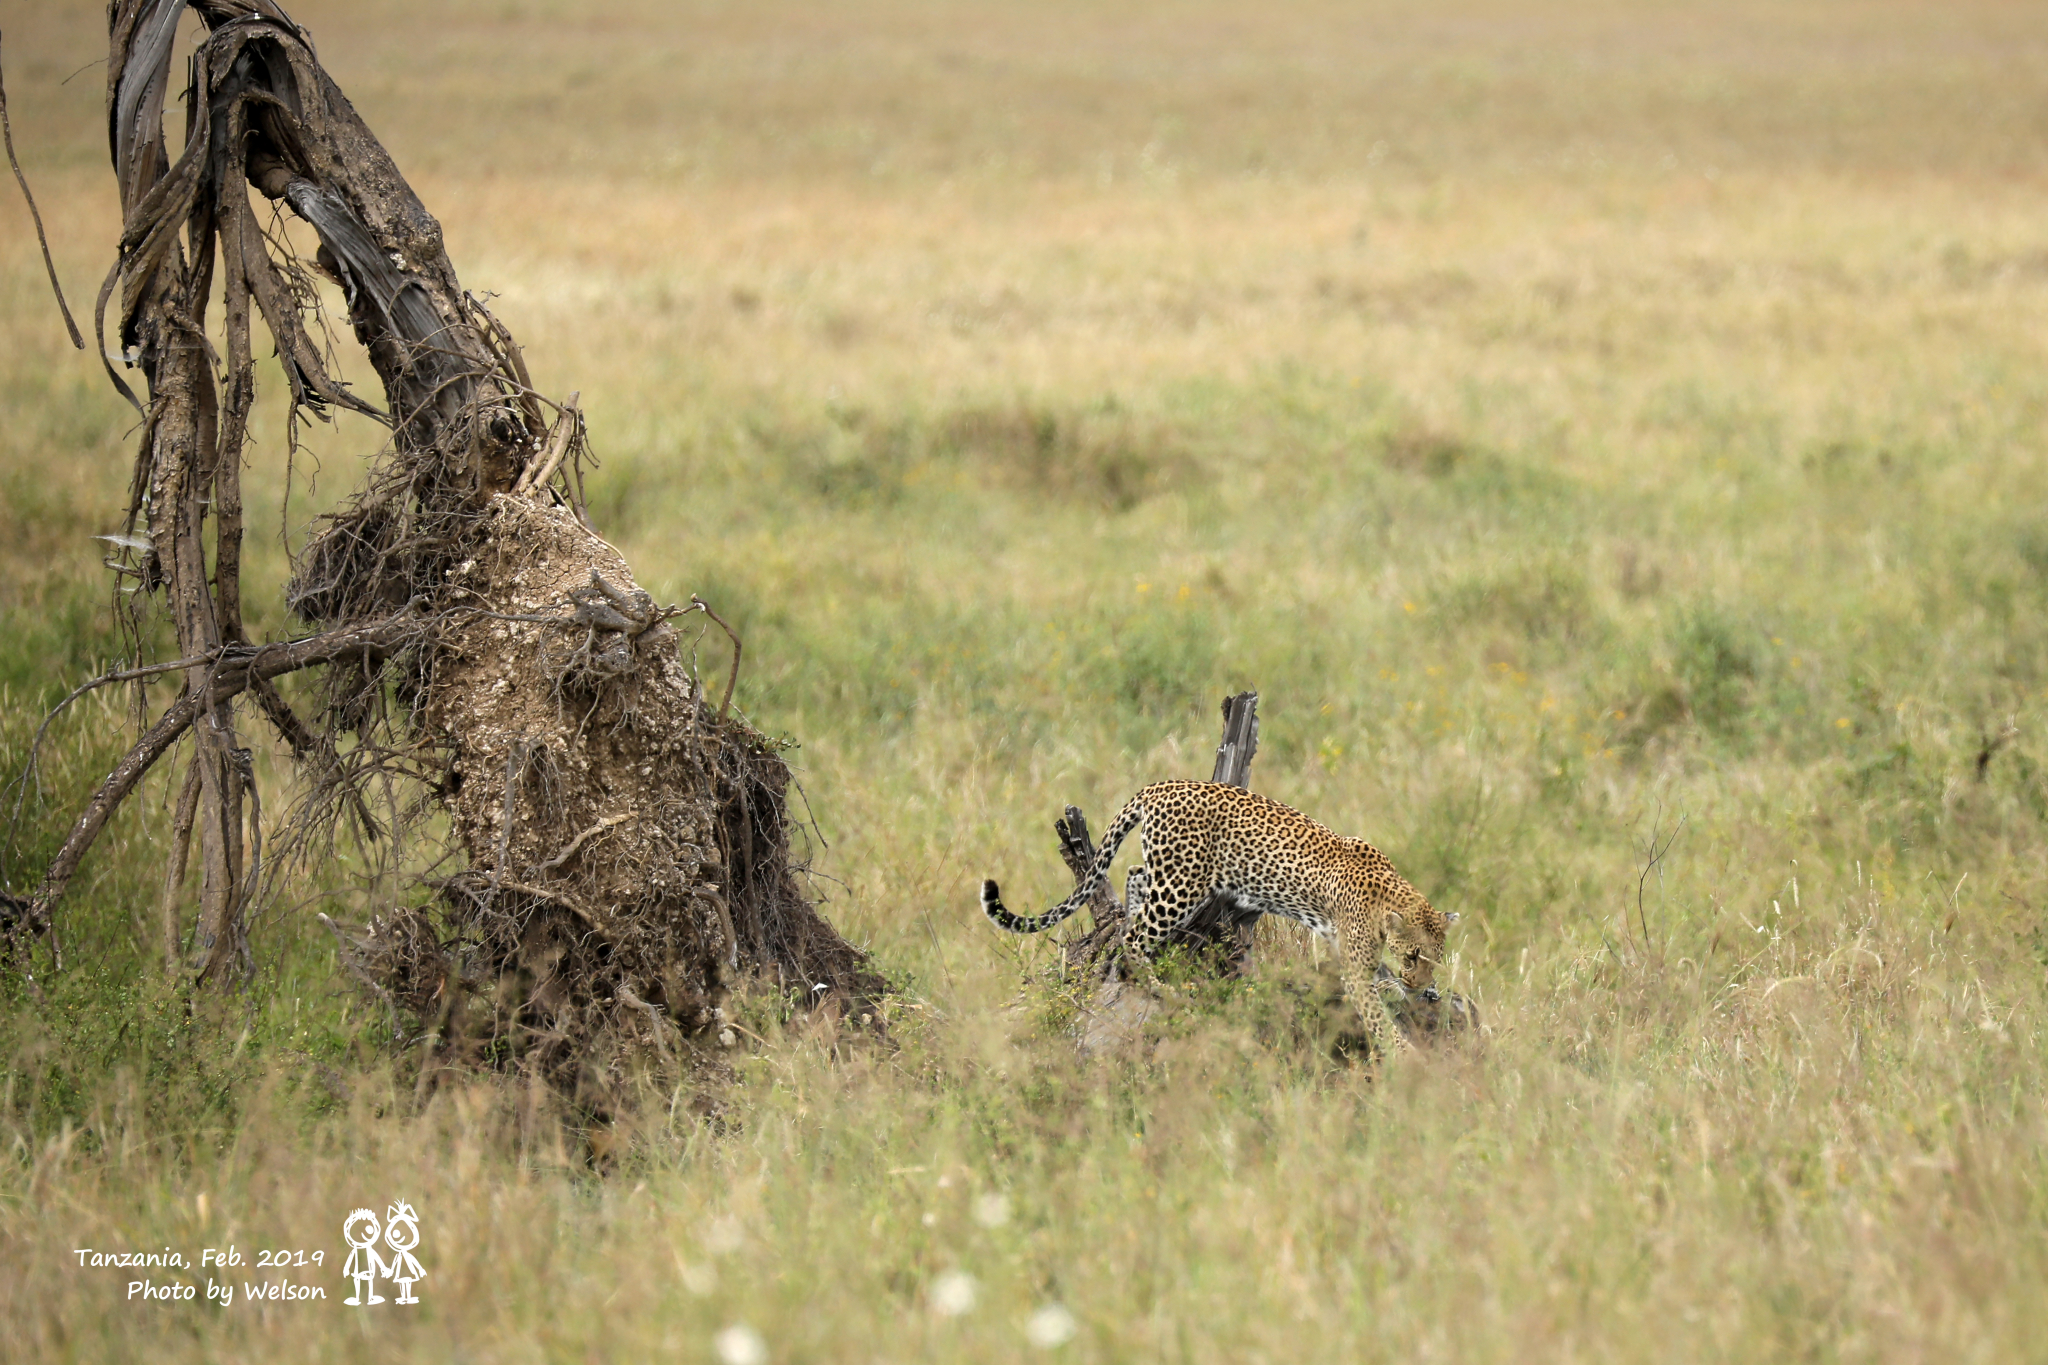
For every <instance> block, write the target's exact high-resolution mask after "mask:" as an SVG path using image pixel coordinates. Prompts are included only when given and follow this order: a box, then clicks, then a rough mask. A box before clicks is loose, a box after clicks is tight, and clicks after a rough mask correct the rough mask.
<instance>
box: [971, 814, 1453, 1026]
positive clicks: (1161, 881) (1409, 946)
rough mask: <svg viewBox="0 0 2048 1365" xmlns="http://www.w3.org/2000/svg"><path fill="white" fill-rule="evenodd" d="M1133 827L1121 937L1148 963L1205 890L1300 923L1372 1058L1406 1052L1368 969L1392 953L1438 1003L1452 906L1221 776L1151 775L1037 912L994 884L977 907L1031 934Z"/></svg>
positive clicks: (1410, 980) (1063, 911) (1068, 910)
mask: <svg viewBox="0 0 2048 1365" xmlns="http://www.w3.org/2000/svg"><path fill="white" fill-rule="evenodd" d="M1133 829H1137V830H1138V831H1139V838H1140V842H1141V847H1142V848H1143V859H1142V862H1141V864H1140V866H1139V867H1138V868H1137V869H1136V870H1135V871H1133V872H1132V874H1131V877H1130V880H1129V882H1128V883H1127V888H1128V892H1129V901H1130V906H1129V924H1128V926H1127V929H1126V938H1125V945H1126V947H1127V948H1129V949H1130V950H1132V951H1135V952H1136V953H1137V954H1138V956H1139V957H1141V958H1143V959H1145V960H1147V961H1150V960H1151V959H1152V958H1154V957H1156V956H1157V955H1158V953H1159V950H1160V949H1161V948H1163V947H1165V945H1166V944H1167V942H1168V941H1169V939H1171V937H1172V935H1173V933H1174V931H1175V930H1177V929H1179V928H1182V927H1183V926H1185V925H1186V924H1187V923H1188V921H1189V920H1190V919H1192V918H1193V917H1194V915H1195V912H1196V911H1197V910H1198V909H1199V908H1201V906H1202V905H1203V903H1204V902H1205V901H1207V900H1208V899H1209V898H1210V897H1212V896H1217V897H1224V898H1227V899H1228V900H1229V901H1230V902H1232V904H1233V907H1234V908H1235V909H1236V910H1237V911H1238V912H1239V913H1240V915H1242V916H1245V917H1251V918H1256V916H1258V915H1278V916H1280V917H1282V918H1283V919H1290V920H1293V921H1295V922H1296V923H1298V924H1302V925H1305V926H1307V927H1308V928H1309V929H1310V930H1311V931H1313V932H1314V933H1315V934H1316V935H1317V936H1319V937H1320V938H1323V939H1324V940H1326V941H1327V940H1329V939H1332V938H1334V939H1335V940H1336V942H1337V946H1338V951H1339V966H1340V969H1341V971H1340V974H1341V975H1342V977H1343V981H1344V994H1345V995H1346V997H1348V998H1349V1000H1350V1002H1351V1005H1352V1007H1353V1008H1354V1009H1356V1010H1357V1011H1358V1013H1359V1015H1360V1017H1361V1018H1362V1019H1363V1020H1364V1023H1365V1029H1366V1036H1367V1039H1368V1041H1369V1042H1370V1045H1371V1047H1372V1050H1373V1055H1374V1057H1375V1058H1385V1057H1387V1056H1389V1055H1391V1053H1392V1052H1394V1051H1397V1050H1398V1051H1406V1050H1409V1049H1410V1048H1412V1046H1413V1045H1412V1044H1411V1043H1409V1041H1408V1040H1407V1038H1406V1036H1405V1035H1404V1034H1403V1033H1402V1031H1401V1030H1400V1029H1399V1028H1398V1027H1397V1026H1396V1025H1395V1023H1394V1018H1393V1014H1392V1013H1391V1011H1390V1010H1389V1009H1388V1007H1387V1002H1386V998H1385V997H1384V996H1382V995H1381V994H1380V991H1379V988H1378V985H1377V982H1376V976H1377V973H1378V972H1379V970H1380V959H1381V956H1382V954H1384V953H1387V952H1388V951H1389V950H1391V953H1392V956H1394V958H1395V959H1396V961H1397V962H1398V963H1399V967H1398V970H1397V971H1396V973H1395V975H1396V976H1398V978H1399V979H1400V982H1401V984H1402V985H1403V986H1404V987H1406V988H1407V989H1408V990H1409V991H1410V992H1412V993H1414V994H1418V995H1420V996H1421V997H1422V998H1423V999H1424V1000H1427V1001H1430V1002H1432V1003H1434V1002H1435V1001H1436V1000H1437V999H1438V998H1439V996H1438V992H1437V989H1436V984H1435V977H1436V969H1437V967H1438V965H1439V964H1440V963H1441V962H1442V961H1443V955H1444V941H1445V938H1446V936H1447V934H1448V931H1449V929H1450V926H1451V925H1453V924H1455V923H1457V920H1458V912H1457V911H1455V910H1453V911H1450V912H1448V913H1446V912H1444V911H1442V910H1438V909H1437V908H1436V907H1435V906H1433V905H1431V904H1430V903H1429V901H1428V900H1427V899H1426V898H1424V896H1423V895H1422V893H1421V892H1420V891H1417V890H1416V889H1415V887H1414V886H1412V885H1411V884H1409V882H1408V880H1407V879H1406V878H1405V877H1403V876H1402V875H1401V874H1400V873H1399V872H1397V871H1395V870H1394V864H1393V863H1392V862H1391V861H1390V860H1389V859H1388V858H1387V856H1386V855H1385V854H1383V853H1381V852H1380V851H1379V850H1378V849H1376V848H1374V847H1373V846H1372V845H1371V844H1369V843H1367V842H1366V841H1365V840H1363V839H1354V838H1348V837H1346V836H1344V835H1340V834H1337V833H1335V832H1334V831H1332V830H1330V829H1328V828H1326V827H1325V826H1323V825H1321V824H1319V823H1317V822H1316V821H1315V820H1312V819H1310V818H1309V817H1308V816H1306V815H1303V814H1302V813H1301V812H1300V811H1298V810H1295V809H1294V808H1293V807H1291V806H1285V805H1282V804H1281V803H1280V802H1278V801H1275V800H1273V799H1272V798H1271V797H1267V796H1261V795H1259V794H1258V793H1256V792H1252V791H1247V790H1245V789H1244V788H1242V787H1235V786H1230V785H1227V784H1225V783H1220V782H1194V781H1178V780H1177V781H1167V782H1154V783H1152V784H1151V785H1150V786H1147V787H1144V788H1142V789H1140V790H1139V791H1138V793H1137V794H1136V795H1135V796H1133V797H1132V798H1131V799H1130V801H1129V802H1128V803H1127V804H1126V805H1125V806H1124V808H1123V809H1122V810H1121V811H1119V812H1118V813H1117V817H1116V819H1114V820H1112V821H1111V822H1110V825H1109V828H1108V829H1107V830H1106V831H1104V833H1103V836H1102V846H1101V847H1100V848H1098V849H1097V850H1096V852H1095V860H1094V861H1093V862H1092V863H1090V864H1089V867H1088V871H1087V873H1086V874H1085V875H1084V876H1083V877H1082V878H1081V880H1080V882H1079V883H1078V884H1077V885H1076V886H1075V887H1074V892H1073V894H1072V895H1070V896H1068V897H1067V898H1066V899H1065V900H1063V901H1061V902H1060V903H1059V904H1057V905H1055V906H1053V907H1052V908H1051V909H1050V910H1047V911H1046V912H1045V913H1044V914H1042V915H1032V916H1023V915H1016V914H1012V913H1011V912H1010V911H1009V910H1007V909H1005V908H1004V907H1003V898H1002V890H1001V888H999V887H998V886H997V885H996V883H995V882H994V881H993V880H987V881H984V882H982V884H981V908H982V912H983V913H984V914H986V915H987V916H988V917H989V919H990V920H992V921H993V922H994V923H995V925H996V927H997V928H999V929H1005V930H1008V931H1009V932H1010V933H1013V934H1036V933H1040V932H1042V931H1044V930H1046V929H1050V928H1052V927H1053V926H1054V925H1056V924H1058V923H1060V922H1061V921H1062V920H1065V919H1066V918H1068V917H1069V916H1070V915H1072V914H1074V913H1075V912H1076V911H1077V910H1080V909H1081V908H1082V907H1083V906H1084V905H1086V904H1087V903H1088V902H1089V900H1090V899H1091V898H1093V897H1094V895H1095V893H1096V891H1097V890H1098V889H1099V888H1100V887H1101V886H1102V885H1103V883H1104V882H1106V881H1107V880H1108V879H1109V868H1110V864H1111V862H1112V861H1114V859H1115V858H1116V852H1117V848H1118V846H1119V845H1120V844H1122V843H1123V841H1124V839H1125V837H1126V836H1128V835H1129V834H1130V832H1131V831H1132V830H1133Z"/></svg>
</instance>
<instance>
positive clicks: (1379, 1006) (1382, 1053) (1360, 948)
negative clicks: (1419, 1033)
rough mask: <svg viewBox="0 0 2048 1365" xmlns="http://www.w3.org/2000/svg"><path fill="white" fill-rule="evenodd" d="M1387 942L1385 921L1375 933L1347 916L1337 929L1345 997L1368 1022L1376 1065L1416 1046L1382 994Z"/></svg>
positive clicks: (1367, 1033)
mask: <svg viewBox="0 0 2048 1365" xmlns="http://www.w3.org/2000/svg"><path fill="white" fill-rule="evenodd" d="M1386 941H1387V933H1386V926H1385V924H1384V922H1383V923H1382V924H1381V925H1380V926H1379V928H1378V930H1377V932H1374V931H1372V930H1369V929H1367V928H1365V927H1364V926H1363V925H1360V924H1356V923H1352V922H1349V917H1346V920H1345V922H1343V923H1341V924H1340V927H1339V930H1338V950H1339V952H1341V953H1342V955H1343V977H1344V994H1346V995H1348V996H1350V997H1351V1004H1352V1007H1353V1008H1354V1009H1356V1010H1357V1011H1358V1014H1359V1017H1360V1018H1361V1019H1363V1020H1364V1021H1365V1035H1366V1037H1367V1038H1369V1039H1370V1040H1371V1041H1372V1055H1373V1062H1374V1064H1375V1065H1377V1064H1378V1063H1379V1062H1380V1061H1381V1060H1382V1059H1384V1058H1386V1057H1390V1056H1392V1055H1393V1054H1394V1053H1395V1052H1409V1051H1412V1050H1413V1049H1414V1047H1415V1045H1414V1044H1413V1043H1411V1042H1409V1041H1408V1037H1407V1035H1406V1034H1404V1033H1402V1032H1401V1027H1400V1025H1399V1024H1396V1023H1395V1022H1394V1012H1393V1011H1392V1010H1390V1009H1388V1008H1387V998H1386V996H1384V995H1382V994H1380V989H1379V982H1378V979H1377V977H1378V967H1379V963H1380V953H1381V951H1382V950H1383V949H1384V948H1385V947H1386Z"/></svg>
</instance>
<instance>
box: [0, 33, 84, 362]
mask: <svg viewBox="0 0 2048 1365" xmlns="http://www.w3.org/2000/svg"><path fill="white" fill-rule="evenodd" d="M81 69H83V68H81ZM73 74H76V73H73ZM0 137H4V138H5V139H6V142H7V164H8V165H10V166H12V167H14V179H15V182H16V183H17V184H19V185H20V186H21V197H22V198H24V199H26V200H28V216H29V217H31V218H33V219H35V220H36V241H37V242H39V243H41V244H42V248H43V269H45V270H47V271H49V272H50V288H51V289H53V290H55V291H56V294H57V308H58V311H60V312H62V313H63V314H64V326H65V328H66V329H67V330H68V331H69V332H70V333H71V345H72V348H73V349H75V350H80V351H82V350H84V349H85V338H84V337H82V336H80V335H79V334H78V324H77V323H76V322H74V321H72V319H71V305H70V304H68V303H66V302H65V301H64V286H63V285H61V284H59V283H57V263H56V262H55V261H53V260H51V259H50V239H49V238H48V237H46V236H45V235H44V234H43V214H42V211H41V210H40V209H38V208H37V207H36V197H35V196H34V195H33V194H30V193H29V190H28V177H27V176H25V175H23V174H22V173H21V159H20V158H19V157H17V156H15V154H14V127H13V125H12V124H11V123H9V122H8V119H7V81H6V78H5V76H0Z"/></svg>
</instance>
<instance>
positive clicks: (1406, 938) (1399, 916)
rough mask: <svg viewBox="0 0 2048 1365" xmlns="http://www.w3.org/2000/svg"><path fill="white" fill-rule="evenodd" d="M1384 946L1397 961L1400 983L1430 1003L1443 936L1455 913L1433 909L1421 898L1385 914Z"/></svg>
mask: <svg viewBox="0 0 2048 1365" xmlns="http://www.w3.org/2000/svg"><path fill="white" fill-rule="evenodd" d="M1389 918H1390V921H1391V922H1390V923H1389V924H1388V926H1387V928H1388V931H1389V933H1388V938H1389V944H1388V946H1389V947H1390V948H1391V949H1392V950H1393V955H1394V957H1395V958H1396V959H1397V960H1398V962H1399V964H1400V965H1399V968H1398V971H1399V974H1400V977H1401V984H1402V985H1403V986H1406V987H1407V988H1408V989H1409V990H1410V991H1412V992H1414V993H1416V994H1418V995H1420V996H1421V997H1422V998H1423V999H1424V1000H1427V1001H1429V1002H1431V1003H1432V1004H1434V1003H1435V1002H1436V1000H1437V998H1438V997H1437V989H1436V985H1435V982H1436V969H1437V964H1438V963H1440V962H1442V961H1443V959H1444V937H1445V935H1446V934H1448V933H1449V932H1450V928H1451V926H1452V925H1453V924H1456V923H1457V922H1458V912H1457V911H1455V910H1453V911H1451V912H1450V913H1449V914H1445V913H1444V912H1443V911H1441V910H1439V909H1437V908H1436V907H1435V906H1434V905H1431V904H1430V903H1429V902H1428V901H1426V900H1424V899H1423V898H1422V897H1420V896H1417V897H1416V898H1415V900H1414V902H1413V903H1412V904H1410V905H1408V906H1406V907H1405V908H1403V909H1401V910H1397V911H1395V912H1393V913H1392V915H1391V916H1390V917H1389Z"/></svg>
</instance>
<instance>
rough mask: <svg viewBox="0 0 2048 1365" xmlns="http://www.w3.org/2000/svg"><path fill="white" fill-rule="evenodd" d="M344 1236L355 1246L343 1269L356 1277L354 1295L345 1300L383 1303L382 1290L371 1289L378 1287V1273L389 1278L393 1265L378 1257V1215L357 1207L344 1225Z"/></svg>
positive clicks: (355, 1302)
mask: <svg viewBox="0 0 2048 1365" xmlns="http://www.w3.org/2000/svg"><path fill="white" fill-rule="evenodd" d="M341 1235H342V1239H343V1240H344V1241H346V1242H347V1243H348V1244H349V1245H350V1246H351V1247H354V1248H355V1250H353V1251H351V1252H349V1254H348V1264H346V1265H344V1266H343V1267H342V1268H341V1273H342V1274H344V1275H351V1276H354V1277H355V1282H356V1292H355V1295H354V1296H352V1297H350V1298H346V1299H343V1300H342V1302H343V1303H346V1304H352V1305H356V1306H362V1305H364V1304H371V1303H382V1302H384V1296H383V1295H382V1294H376V1293H372V1292H371V1291H372V1290H373V1289H375V1288H376V1284H377V1276H379V1275H382V1276H384V1277H385V1278H387V1279H388V1278H390V1275H391V1268H390V1267H389V1266H387V1265H385V1264H384V1262H382V1261H380V1260H378V1259H377V1253H376V1251H375V1249H374V1248H375V1247H376V1245H377V1215H376V1214H374V1213H371V1212H370V1211H369V1210H368V1209H357V1210H356V1211H355V1212H354V1213H352V1214H350V1215H349V1216H348V1218H347V1219H346V1220H344V1221H343V1223H342V1225H341Z"/></svg>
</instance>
